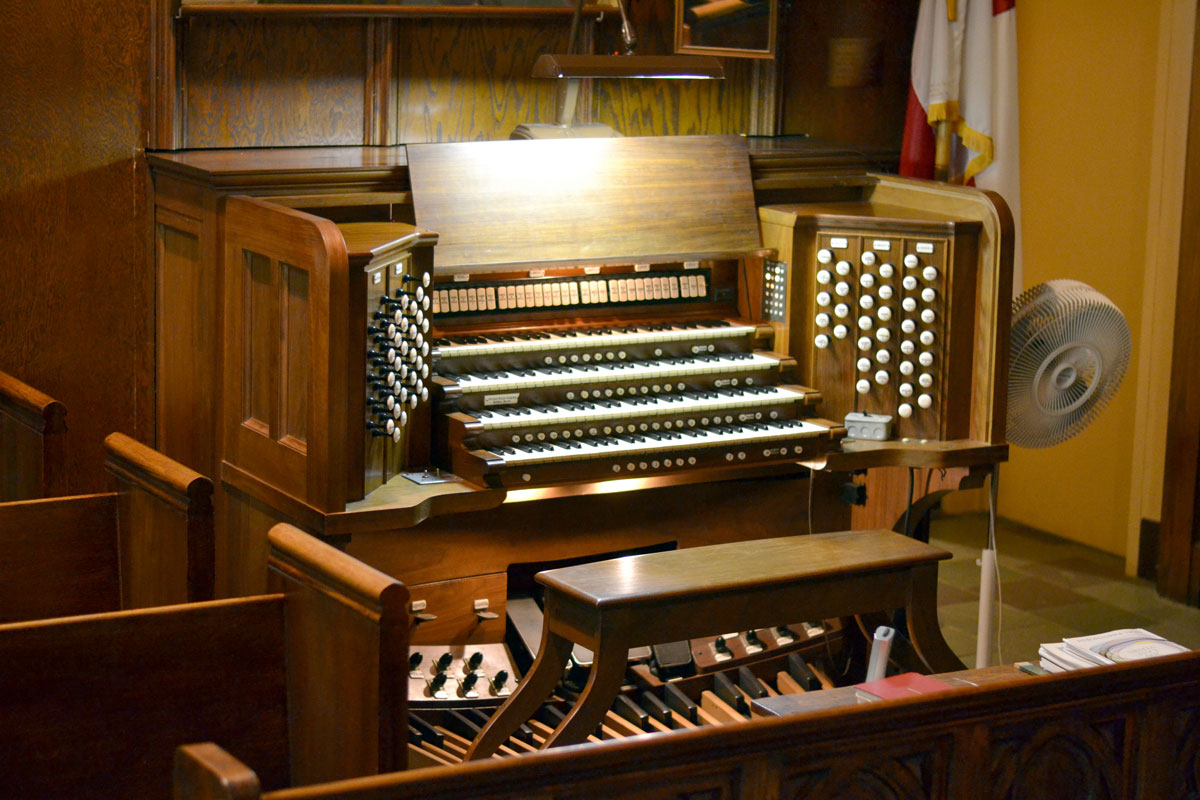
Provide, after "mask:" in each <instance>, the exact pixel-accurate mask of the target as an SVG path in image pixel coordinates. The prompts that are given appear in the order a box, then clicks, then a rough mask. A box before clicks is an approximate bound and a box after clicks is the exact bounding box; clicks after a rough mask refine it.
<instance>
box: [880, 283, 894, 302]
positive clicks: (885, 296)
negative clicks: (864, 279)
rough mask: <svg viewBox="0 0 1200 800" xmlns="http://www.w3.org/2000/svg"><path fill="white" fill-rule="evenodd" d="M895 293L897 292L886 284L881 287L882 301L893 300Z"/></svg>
mask: <svg viewBox="0 0 1200 800" xmlns="http://www.w3.org/2000/svg"><path fill="white" fill-rule="evenodd" d="M894 292H895V290H894V289H892V287H890V286H888V285H887V284H886V283H885V284H884V285H883V286H880V287H879V297H880V299H881V300H891V299H892V294H893V293H894Z"/></svg>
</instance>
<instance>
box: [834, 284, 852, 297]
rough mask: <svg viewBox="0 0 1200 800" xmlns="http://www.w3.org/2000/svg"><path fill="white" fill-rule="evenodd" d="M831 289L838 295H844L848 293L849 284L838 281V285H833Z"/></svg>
mask: <svg viewBox="0 0 1200 800" xmlns="http://www.w3.org/2000/svg"><path fill="white" fill-rule="evenodd" d="M833 290H834V291H835V292H837V295H838V297H845V296H846V295H848V294H850V284H848V283H846V282H845V281H838V285H837V286H835V287H833Z"/></svg>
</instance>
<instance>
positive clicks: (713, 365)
mask: <svg viewBox="0 0 1200 800" xmlns="http://www.w3.org/2000/svg"><path fill="white" fill-rule="evenodd" d="M835 333H836V332H835ZM778 365H779V361H778V360H776V359H774V358H771V357H769V356H764V355H762V354H759V353H752V354H751V357H750V358H731V357H716V358H712V359H703V360H689V361H688V363H683V364H679V363H659V362H652V363H651V364H637V363H636V362H635V363H633V364H630V363H629V362H623V363H622V364H616V365H612V366H610V365H607V364H606V365H604V366H598V365H592V366H591V367H590V368H588V369H583V368H575V367H572V368H568V369H564V370H537V369H533V370H528V371H529V372H533V373H534V374H533V375H532V376H530V375H517V374H515V373H504V374H501V375H499V376H489V377H485V378H477V377H473V376H471V375H463V376H461V377H459V378H458V385H459V387H460V388H461V389H462V391H463V392H464V393H478V392H494V391H525V390H528V389H533V388H536V387H539V386H562V385H567V384H591V383H612V382H618V381H621V382H623V381H631V380H651V379H656V378H671V377H683V376H686V375H709V374H713V373H719V372H739V373H741V372H760V371H763V370H767V369H772V368H775V367H778Z"/></svg>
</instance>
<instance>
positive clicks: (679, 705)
mask: <svg viewBox="0 0 1200 800" xmlns="http://www.w3.org/2000/svg"><path fill="white" fill-rule="evenodd" d="M717 674H720V673H717ZM663 696H664V697H665V699H666V702H667V706H669V707H670V708H671V710H673V711H674V712H675V713H676V714H679V715H680V716H681V717H683V718H684V719H686V720H687V721H688V722H692V723H698V722H699V721H700V707H699V706H698V705H696V701H695V700H693V699H692V698H690V697H688V696H687V695H686V694H684V693H683V692H682V691H681V690H680V689H679V687H678V686H676V685H675V684H673V683H668V684H664V685H663Z"/></svg>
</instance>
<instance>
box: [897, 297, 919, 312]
mask: <svg viewBox="0 0 1200 800" xmlns="http://www.w3.org/2000/svg"><path fill="white" fill-rule="evenodd" d="M900 307H901V308H903V309H904V310H905V311H916V310H917V301H916V300H914V299H913V298H911V297H906V298H904V299H903V300H901V301H900Z"/></svg>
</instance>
